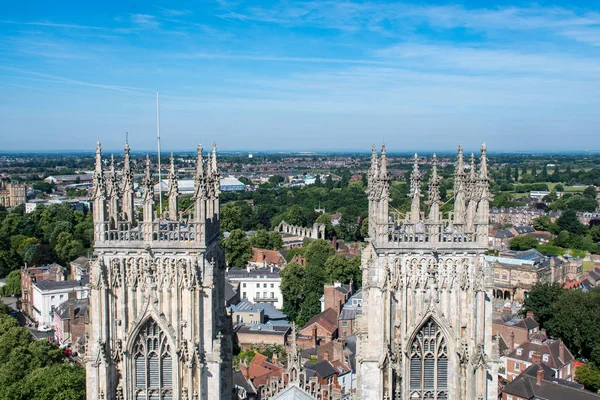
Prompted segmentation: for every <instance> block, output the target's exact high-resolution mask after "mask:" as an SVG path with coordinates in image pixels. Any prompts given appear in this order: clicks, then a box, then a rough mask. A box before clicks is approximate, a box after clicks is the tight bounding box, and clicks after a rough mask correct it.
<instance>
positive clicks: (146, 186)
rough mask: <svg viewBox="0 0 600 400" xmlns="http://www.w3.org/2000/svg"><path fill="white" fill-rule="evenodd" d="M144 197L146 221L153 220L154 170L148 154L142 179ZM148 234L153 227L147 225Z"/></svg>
mask: <svg viewBox="0 0 600 400" xmlns="http://www.w3.org/2000/svg"><path fill="white" fill-rule="evenodd" d="M142 187H143V193H142V199H143V201H144V222H152V219H153V218H154V186H153V185H152V172H151V171H150V156H149V155H147V154H146V169H145V171H144V178H143V179H142ZM146 234H149V235H151V234H152V228H151V227H147V232H146Z"/></svg>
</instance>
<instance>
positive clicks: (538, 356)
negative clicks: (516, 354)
mask: <svg viewBox="0 0 600 400" xmlns="http://www.w3.org/2000/svg"><path fill="white" fill-rule="evenodd" d="M531 362H533V363H536V364H537V365H539V366H540V369H541V365H542V355H541V354H540V353H538V352H537V351H534V352H533V354H532V355H531Z"/></svg>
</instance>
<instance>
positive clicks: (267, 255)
mask: <svg viewBox="0 0 600 400" xmlns="http://www.w3.org/2000/svg"><path fill="white" fill-rule="evenodd" d="M250 262H254V263H262V262H266V263H267V264H276V265H281V264H285V258H283V256H282V255H281V253H280V252H279V251H278V250H267V249H259V248H257V247H253V248H252V259H250Z"/></svg>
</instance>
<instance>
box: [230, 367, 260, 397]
mask: <svg viewBox="0 0 600 400" xmlns="http://www.w3.org/2000/svg"><path fill="white" fill-rule="evenodd" d="M233 386H239V387H241V388H242V389H244V390H245V391H246V393H247V394H253V395H255V394H256V390H255V389H254V387H253V386H252V384H251V383H250V382H248V381H247V380H246V378H244V374H242V372H241V371H234V373H233Z"/></svg>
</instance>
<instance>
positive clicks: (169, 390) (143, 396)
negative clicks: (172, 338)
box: [133, 319, 173, 400]
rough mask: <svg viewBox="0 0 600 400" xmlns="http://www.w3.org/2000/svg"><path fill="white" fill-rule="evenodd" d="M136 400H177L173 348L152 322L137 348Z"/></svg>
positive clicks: (135, 351)
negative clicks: (174, 399)
mask: <svg viewBox="0 0 600 400" xmlns="http://www.w3.org/2000/svg"><path fill="white" fill-rule="evenodd" d="M133 368H134V374H133V376H134V377H135V386H134V393H135V397H134V398H135V400H173V360H172V358H171V347H170V346H169V343H168V341H167V337H166V335H165V333H164V332H163V331H162V330H161V329H160V327H159V326H158V324H157V323H156V322H155V321H154V320H152V319H150V320H148V321H147V322H146V323H145V324H144V326H143V327H142V329H141V330H140V333H139V334H138V337H137V339H136V341H135V345H134V348H133Z"/></svg>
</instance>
